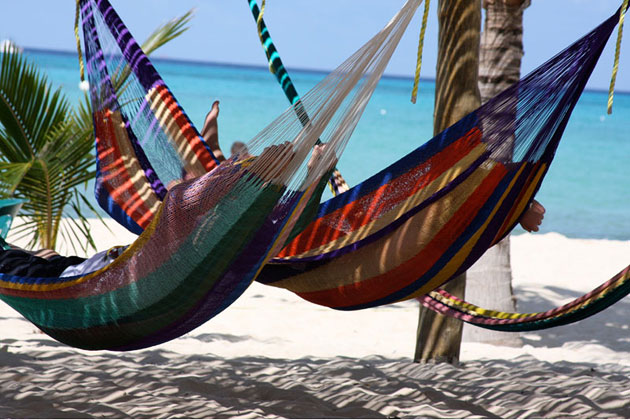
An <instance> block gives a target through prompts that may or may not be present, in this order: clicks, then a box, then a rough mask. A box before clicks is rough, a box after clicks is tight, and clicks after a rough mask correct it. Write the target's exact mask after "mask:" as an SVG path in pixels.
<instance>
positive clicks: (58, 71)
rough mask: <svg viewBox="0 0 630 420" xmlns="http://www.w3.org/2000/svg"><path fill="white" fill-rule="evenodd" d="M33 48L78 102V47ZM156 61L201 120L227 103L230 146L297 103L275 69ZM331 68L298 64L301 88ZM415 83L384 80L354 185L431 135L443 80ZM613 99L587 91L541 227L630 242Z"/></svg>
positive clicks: (629, 148) (628, 155)
mask: <svg viewBox="0 0 630 420" xmlns="http://www.w3.org/2000/svg"><path fill="white" fill-rule="evenodd" d="M26 55H27V57H28V58H29V59H30V60H31V61H33V62H35V63H36V64H37V65H39V66H40V67H41V68H42V70H43V71H44V72H45V73H46V74H47V75H48V77H49V79H50V80H51V82H52V83H53V84H54V85H55V86H57V87H60V88H62V89H63V91H64V92H65V93H66V94H67V96H68V97H69V99H70V101H71V102H72V103H73V104H75V103H78V101H79V100H80V97H81V96H82V95H83V93H82V92H81V91H80V90H79V88H78V83H79V76H78V63H77V59H76V54H71V53H60V52H51V51H40V50H37V51H35V50H28V51H26ZM154 64H155V66H156V68H157V69H158V71H159V72H160V74H161V75H162V77H163V78H164V80H165V81H166V83H167V84H168V85H169V87H170V88H171V90H172V91H173V93H174V94H175V97H176V98H177V99H178V101H179V102H180V103H181V104H182V106H183V108H184V109H185V111H186V113H187V114H188V116H189V117H190V119H191V120H192V121H193V123H195V124H196V125H197V126H198V127H199V128H201V125H202V123H203V119H204V117H205V115H206V113H207V112H208V110H209V108H210V105H211V104H212V102H213V101H214V100H215V99H218V100H219V101H220V103H221V112H220V116H219V139H220V143H221V147H222V148H223V150H224V151H227V152H229V148H230V145H231V144H232V142H233V141H236V140H240V141H247V140H248V139H250V138H252V137H253V136H254V135H255V134H256V133H257V132H258V131H260V130H261V129H262V128H263V127H264V126H265V125H267V124H268V123H269V122H271V121H272V120H273V119H274V118H275V117H276V116H277V115H279V114H280V113H281V112H283V111H284V110H285V109H286V108H287V106H288V102H287V100H286V98H285V97H284V93H283V92H282V90H281V89H280V87H279V85H278V84H277V82H276V80H275V77H274V76H272V75H271V74H270V73H269V71H268V69H267V68H266V67H243V66H235V65H226V64H213V63H197V62H183V61H170V60H160V59H154ZM324 76H325V73H323V72H318V71H305V70H292V71H291V77H292V79H293V81H294V83H295V85H296V87H297V89H298V92H300V93H301V94H304V93H306V92H307V91H308V90H309V89H310V88H312V87H313V86H314V85H315V84H316V83H317V82H318V81H320V80H321V79H322V78H323V77H324ZM411 88H412V80H411V79H407V78H397V77H387V76H386V77H384V78H383V79H382V81H381V82H380V84H379V86H378V88H377V89H376V91H375V93H374V96H373V97H372V100H371V101H370V103H369V104H368V106H367V108H366V110H365V113H364V115H363V118H362V120H361V122H360V123H359V125H358V127H357V128H356V130H355V132H354V134H353V137H352V139H351V140H350V143H349V145H348V147H347V148H346V151H345V152H344V154H343V156H342V158H341V160H340V162H339V165H338V167H339V169H340V170H341V173H342V174H343V176H344V177H345V178H346V180H347V181H348V183H349V184H350V185H354V184H357V183H359V182H361V181H362V180H363V179H365V178H367V177H369V176H370V175H372V174H374V173H376V172H378V171H379V170H380V169H382V168H384V167H386V166H387V165H389V164H391V163H393V162H395V161H396V160H397V159H399V158H401V157H402V156H404V155H406V154H407V153H409V152H410V151H411V150H413V149H415V148H416V147H417V146H419V145H421V144H422V143H424V142H425V141H427V140H428V139H430V138H431V136H432V132H433V130H432V120H433V99H434V93H435V85H434V82H433V81H431V80H423V81H422V82H421V84H420V91H419V97H418V103H417V104H416V105H413V104H411V102H410V99H409V98H410V95H411ZM607 97H608V95H607V93H606V92H601V91H586V92H585V93H584V94H583V95H582V98H581V100H580V102H579V103H578V105H577V107H576V109H575V111H574V113H573V116H572V118H571V121H570V123H569V125H568V127H567V129H566V131H565V134H564V137H563V139H562V141H561V143H560V146H559V148H558V152H557V154H556V158H555V160H554V163H553V164H552V166H551V168H550V170H549V173H548V175H547V177H546V179H545V181H544V183H543V186H542V188H541V190H540V191H539V193H538V195H537V197H536V198H537V199H538V201H540V202H541V203H543V205H544V206H545V207H546V208H547V213H546V215H545V220H544V223H543V226H542V229H541V232H558V233H561V234H563V235H565V236H568V237H573V238H605V239H617V240H630V217H628V216H630V182H629V181H628V172H629V170H628V168H629V167H630V94H628V93H621V92H617V93H616V95H615V102H614V112H613V114H612V115H607V114H606V103H607ZM88 188H90V187H88ZM327 194H328V195H327V196H325V197H324V199H326V198H328V197H330V194H329V193H327ZM519 229H520V228H518V229H517V230H516V231H515V233H519V232H522V230H519Z"/></svg>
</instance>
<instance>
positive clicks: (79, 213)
mask: <svg viewBox="0 0 630 420" xmlns="http://www.w3.org/2000/svg"><path fill="white" fill-rule="evenodd" d="M192 14H193V12H192V11H189V12H188V13H186V14H184V15H183V16H181V17H179V18H177V19H173V20H172V21H170V22H168V23H166V24H164V25H161V26H160V27H158V28H157V29H156V30H155V31H154V32H153V33H152V34H151V35H150V36H149V38H148V39H147V41H146V42H145V43H144V44H143V48H144V50H145V52H146V53H147V54H150V53H152V52H154V51H155V50H157V49H158V48H160V47H161V46H162V45H164V44H166V43H167V42H169V41H171V40H172V39H174V38H176V37H178V36H179V35H181V34H182V33H184V32H185V31H186V30H187V29H188V27H187V25H188V23H189V22H190V19H191V18H192ZM128 77H129V72H128V71H125V70H123V71H121V72H119V74H118V75H116V76H115V78H114V86H115V87H116V88H117V89H124V86H125V83H126V81H127V80H128ZM93 149H94V134H93V126H92V110H91V103H90V100H89V98H88V96H87V95H85V97H84V100H83V101H80V103H79V104H78V106H77V109H76V110H73V109H72V108H71V107H70V105H69V102H68V100H67V98H66V96H65V95H64V94H63V93H62V92H61V90H59V89H57V90H53V88H52V85H51V83H50V82H49V81H48V79H47V78H46V76H44V75H42V74H41V73H40V72H39V71H38V69H37V68H36V66H35V65H33V64H30V63H28V62H27V61H26V60H25V58H24V57H23V56H22V54H21V53H18V52H13V53H9V52H8V50H5V51H3V52H0V197H19V198H24V199H26V200H27V202H26V203H25V204H24V206H23V207H22V211H21V213H20V215H21V216H22V220H23V222H22V223H21V224H20V225H18V226H16V227H15V228H14V231H15V233H17V235H18V237H19V236H24V237H30V238H31V240H30V246H32V247H34V246H36V245H39V246H42V247H44V248H51V249H54V248H55V245H56V243H57V238H58V235H61V237H63V238H64V239H65V240H66V242H68V243H71V244H78V248H79V249H82V250H84V251H87V248H92V249H96V245H95V243H94V240H93V238H92V236H91V233H90V227H89V223H88V220H87V217H86V215H85V214H84V212H85V210H83V209H86V208H87V209H89V212H90V214H91V215H92V216H96V217H98V218H100V215H99V213H98V212H97V211H96V209H94V208H93V207H92V206H91V205H90V204H89V202H88V200H87V199H86V198H85V195H84V194H83V193H82V192H81V191H80V188H84V186H85V185H86V184H87V182H88V181H89V180H91V179H93V178H94V175H95V169H94V156H93V155H92V153H93ZM101 220H102V219H101ZM73 246H74V245H73ZM74 250H75V251H76V250H77V247H76V246H74Z"/></svg>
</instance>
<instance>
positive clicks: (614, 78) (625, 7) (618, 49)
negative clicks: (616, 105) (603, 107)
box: [608, 0, 629, 115]
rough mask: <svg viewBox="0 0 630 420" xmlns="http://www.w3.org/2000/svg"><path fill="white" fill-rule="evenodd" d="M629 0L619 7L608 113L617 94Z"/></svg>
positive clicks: (610, 112)
mask: <svg viewBox="0 0 630 420" xmlns="http://www.w3.org/2000/svg"><path fill="white" fill-rule="evenodd" d="M628 6H629V4H628V0H623V3H622V5H621V8H620V9H619V29H618V30H617V42H616V44H615V60H614V63H613V70H612V76H611V77H610V88H609V89H608V114H609V115H610V114H612V107H613V96H614V94H615V83H616V81H617V72H618V70H619V56H620V54H621V38H622V36H623V23H624V20H625V16H626V12H627V10H628Z"/></svg>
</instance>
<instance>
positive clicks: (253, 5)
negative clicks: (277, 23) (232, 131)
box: [247, 0, 350, 195]
mask: <svg viewBox="0 0 630 420" xmlns="http://www.w3.org/2000/svg"><path fill="white" fill-rule="evenodd" d="M247 2H248V4H249V8H250V10H251V12H252V15H253V17H254V20H255V21H256V28H257V30H258V37H259V39H260V44H261V45H262V47H263V50H264V51H265V56H266V57H267V62H268V65H269V71H270V72H271V74H273V75H275V76H276V80H277V81H278V83H279V84H280V86H281V87H282V90H283V91H284V93H285V95H286V97H287V99H288V100H289V102H290V103H291V104H295V105H296V112H297V113H298V114H300V115H301V118H302V121H303V122H304V124H308V121H309V117H308V114H307V113H306V112H304V109H303V108H302V107H301V104H300V95H299V94H298V92H297V89H296V88H295V85H294V84H293V81H292V80H291V77H290V76H289V72H288V70H287V69H286V67H285V66H284V64H283V63H282V59H281V58H280V54H278V50H277V49H276V46H275V44H274V42H273V40H272V39H271V34H270V33H269V29H268V28H267V25H266V24H265V21H264V19H263V14H264V11H265V0H263V2H262V3H261V8H260V10H259V9H258V3H257V2H256V0H247ZM318 144H320V143H318ZM329 185H330V189H331V191H332V193H333V195H338V194H341V193H343V192H345V191H347V190H348V189H349V188H350V187H349V186H348V183H347V182H346V180H345V179H344V178H343V176H342V175H341V172H339V170H338V169H337V168H334V169H333V172H332V175H331V177H330V180H329Z"/></svg>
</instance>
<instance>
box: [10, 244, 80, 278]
mask: <svg viewBox="0 0 630 420" xmlns="http://www.w3.org/2000/svg"><path fill="white" fill-rule="evenodd" d="M44 251H46V254H47V255H49V256H50V258H49V259H46V258H41V257H38V256H36V255H34V254H33V252H30V251H25V250H22V249H8V250H0V273H2V274H8V275H12V276H20V277H57V276H59V275H60V274H61V273H62V272H63V271H64V270H65V269H66V268H67V267H69V266H71V265H76V264H80V263H81V262H83V261H85V258H81V257H74V256H72V257H64V256H61V255H59V254H57V253H55V252H54V251H52V253H54V254H51V251H50V250H44Z"/></svg>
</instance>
